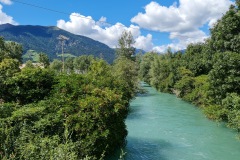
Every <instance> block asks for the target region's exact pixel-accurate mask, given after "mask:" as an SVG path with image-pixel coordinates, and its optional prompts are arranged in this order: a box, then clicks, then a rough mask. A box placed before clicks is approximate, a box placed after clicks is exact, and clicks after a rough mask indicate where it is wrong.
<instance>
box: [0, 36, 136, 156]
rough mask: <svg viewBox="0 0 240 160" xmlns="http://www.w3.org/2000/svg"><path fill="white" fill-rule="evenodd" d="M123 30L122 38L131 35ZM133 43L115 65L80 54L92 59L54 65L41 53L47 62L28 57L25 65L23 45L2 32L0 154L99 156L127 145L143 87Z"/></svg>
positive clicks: (0, 45) (0, 44)
mask: <svg viewBox="0 0 240 160" xmlns="http://www.w3.org/2000/svg"><path fill="white" fill-rule="evenodd" d="M123 35H124V36H125V37H123V38H122V39H121V41H125V38H131V34H129V33H126V32H124V33H123ZM130 42H131V41H129V40H128V41H127V43H130ZM127 43H122V44H123V45H121V49H119V50H118V52H119V54H118V58H117V59H116V60H115V62H114V64H113V65H109V64H108V63H107V62H106V61H104V60H103V59H95V58H91V57H79V58H78V59H77V60H81V62H86V61H82V59H85V58H87V59H88V60H89V61H88V62H89V63H78V65H75V66H77V67H78V68H77V69H76V68H74V67H73V65H69V64H71V63H70V62H72V63H73V61H74V60H73V59H70V62H69V63H66V66H65V63H64V61H63V62H60V65H59V64H57V63H55V62H57V61H53V62H52V63H51V64H50V66H49V61H48V58H47V56H46V55H44V54H41V55H42V58H43V59H41V58H39V59H40V60H41V62H40V63H41V66H43V67H42V68H41V67H38V66H34V65H33V64H32V63H31V61H28V62H27V64H26V66H25V67H24V68H22V69H20V68H19V66H20V64H21V54H22V47H21V46H20V45H19V44H17V43H15V42H10V43H8V42H5V41H4V39H3V38H1V37H0V50H1V53H2V54H1V55H0V73H1V74H0V75H1V76H0V88H1V90H0V159H3V160H8V159H69V160H75V159H91V160H92V159H93V160H94V159H103V158H104V157H105V156H106V155H108V154H110V153H112V152H113V151H115V150H116V149H117V148H119V147H121V146H124V144H125V138H126V136H127V130H126V125H125V119H126V117H127V115H128V110H129V108H128V107H129V102H130V100H131V99H132V98H133V97H134V94H135V92H136V87H137V81H136V79H137V74H136V73H137V72H136V70H135V68H136V67H135V62H134V60H132V59H131V56H130V54H131V53H134V52H132V49H131V52H130V51H129V49H128V48H125V45H127ZM126 55H128V57H127V56H126ZM63 58H64V57H63ZM42 60H44V61H42ZM67 60H69V59H67ZM45 62H46V63H45ZM66 62H67V61H66ZM77 62H79V61H77ZM56 64H57V65H56ZM67 64H68V65H67ZM56 66H57V67H56ZM59 66H60V67H59ZM126 66H127V67H126ZM59 68H60V69H59ZM74 69H75V70H74Z"/></svg>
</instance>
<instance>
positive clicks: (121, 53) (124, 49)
mask: <svg viewBox="0 0 240 160" xmlns="http://www.w3.org/2000/svg"><path fill="white" fill-rule="evenodd" d="M133 44H134V39H133V36H132V33H131V32H127V31H124V32H123V33H122V35H121V37H120V39H119V40H118V46H119V48H118V49H117V56H118V57H126V58H128V59H131V58H132V56H133V55H134V53H135V48H134V47H133V46H132V45H133Z"/></svg>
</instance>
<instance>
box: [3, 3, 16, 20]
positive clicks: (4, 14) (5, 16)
mask: <svg viewBox="0 0 240 160" xmlns="http://www.w3.org/2000/svg"><path fill="white" fill-rule="evenodd" d="M2 8H3V7H2V5H0V24H5V23H10V24H17V22H15V21H14V20H13V17H11V16H9V15H7V14H6V13H4V12H3V11H2Z"/></svg>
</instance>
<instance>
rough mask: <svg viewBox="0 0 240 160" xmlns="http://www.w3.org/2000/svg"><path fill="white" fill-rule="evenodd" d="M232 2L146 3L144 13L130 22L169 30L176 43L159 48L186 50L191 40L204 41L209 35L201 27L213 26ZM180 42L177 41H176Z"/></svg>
mask: <svg viewBox="0 0 240 160" xmlns="http://www.w3.org/2000/svg"><path fill="white" fill-rule="evenodd" d="M231 4H233V2H232V1H230V0H218V1H216V0H179V5H177V3H176V2H175V3H174V4H173V5H171V6H170V7H165V6H161V5H160V4H158V3H157V2H151V3H149V4H148V5H146V6H145V13H138V14H137V15H136V16H135V17H133V18H132V19H131V22H133V23H136V24H138V25H139V26H140V27H142V28H145V29H149V30H153V31H158V32H170V39H172V40H173V43H171V44H169V45H163V46H155V47H154V48H153V49H154V50H157V51H161V52H162V51H163V50H166V48H168V47H171V48H173V49H183V48H185V47H186V45H188V44H189V43H195V42H202V41H203V40H204V39H205V38H207V35H206V33H204V32H203V31H202V30H201V29H200V28H201V27H203V26H204V25H205V24H208V26H209V27H212V26H213V24H214V23H215V22H216V21H217V20H218V19H219V18H221V16H222V15H223V14H224V13H225V12H226V11H227V10H228V8H229V6H230V5H231ZM176 41H177V42H176Z"/></svg>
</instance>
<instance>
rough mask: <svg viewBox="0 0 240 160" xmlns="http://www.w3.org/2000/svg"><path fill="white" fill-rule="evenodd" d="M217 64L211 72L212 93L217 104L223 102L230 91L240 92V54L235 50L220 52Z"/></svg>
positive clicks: (212, 97) (217, 55)
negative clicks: (234, 51)
mask: <svg viewBox="0 0 240 160" xmlns="http://www.w3.org/2000/svg"><path fill="white" fill-rule="evenodd" d="M214 60H215V62H216V63H215V64H214V66H213V69H212V70H211V72H210V73H209V80H210V95H211V99H212V101H213V102H214V103H216V104H221V101H222V99H224V98H226V95H227V94H228V93H233V92H234V93H237V94H240V85H239V84H240V72H239V68H240V54H239V53H233V52H224V53H218V54H216V56H215V59H214Z"/></svg>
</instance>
